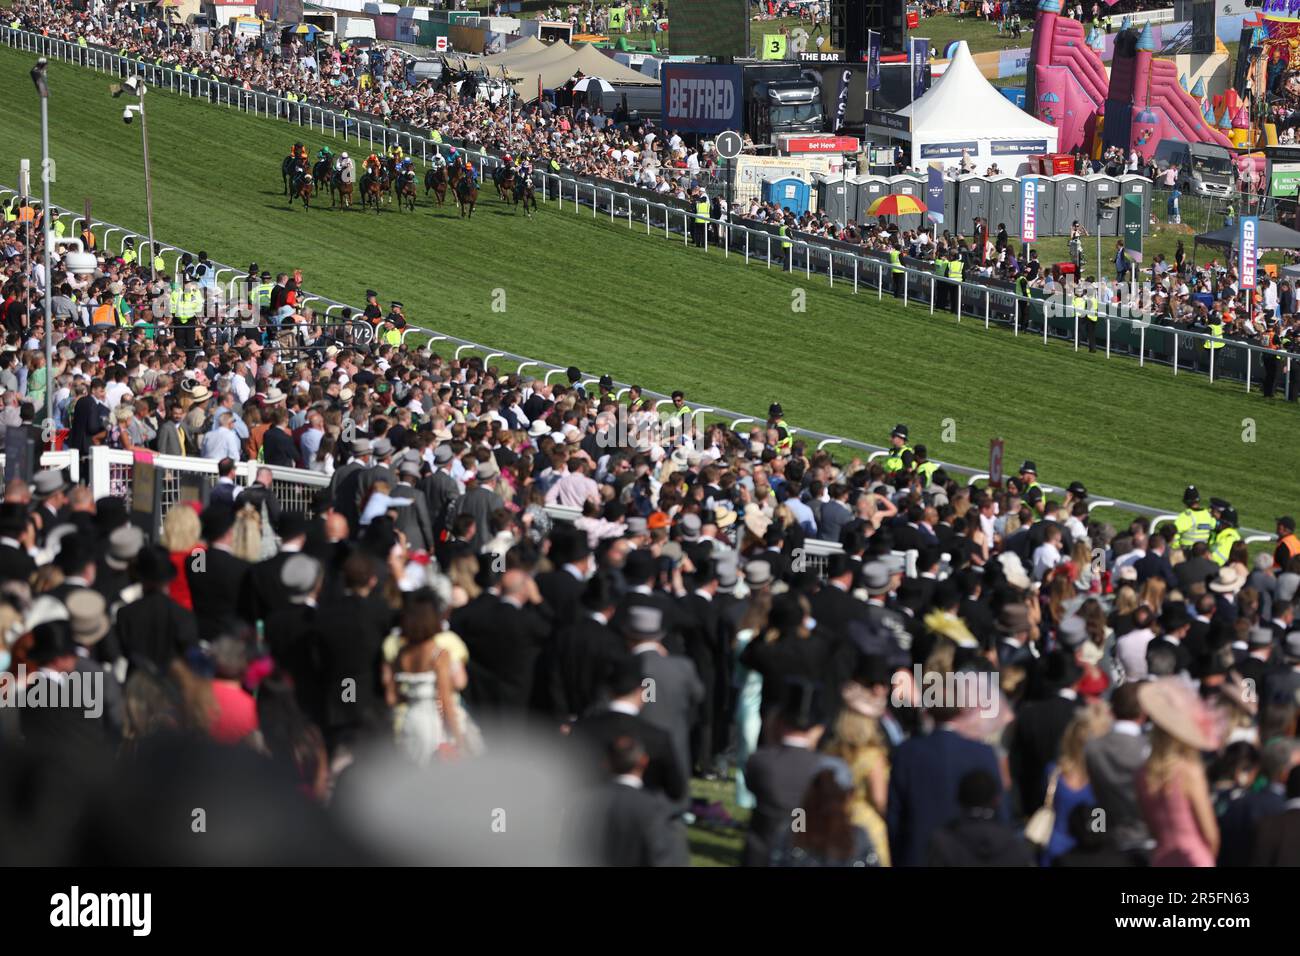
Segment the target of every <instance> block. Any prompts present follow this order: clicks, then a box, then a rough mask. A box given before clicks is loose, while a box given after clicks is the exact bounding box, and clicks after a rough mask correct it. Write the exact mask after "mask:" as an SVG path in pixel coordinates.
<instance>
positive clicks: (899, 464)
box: [882, 445, 912, 473]
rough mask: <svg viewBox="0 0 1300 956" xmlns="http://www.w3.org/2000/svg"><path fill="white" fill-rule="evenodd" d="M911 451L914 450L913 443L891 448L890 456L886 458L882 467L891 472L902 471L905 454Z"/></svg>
mask: <svg viewBox="0 0 1300 956" xmlns="http://www.w3.org/2000/svg"><path fill="white" fill-rule="evenodd" d="M911 451H912V446H911V445H903V446H902V447H901V448H894V449H891V450H890V452H889V456H888V457H887V458H886V459H885V462H884V465H883V466H882V467H883V468H884V469H885V471H887V472H891V473H892V472H895V471H902V470H903V464H904V462H903V455H904V454H905V453H910V452H911Z"/></svg>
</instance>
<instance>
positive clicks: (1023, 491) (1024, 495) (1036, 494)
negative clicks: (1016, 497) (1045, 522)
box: [1019, 460, 1045, 514]
mask: <svg viewBox="0 0 1300 956" xmlns="http://www.w3.org/2000/svg"><path fill="white" fill-rule="evenodd" d="M1019 485H1020V500H1021V501H1023V502H1024V503H1025V504H1027V505H1029V507H1030V508H1033V509H1034V511H1035V512H1037V513H1038V514H1042V512H1043V506H1044V504H1045V502H1044V500H1043V486H1042V485H1040V484H1039V483H1038V466H1037V465H1035V464H1034V463H1033V462H1032V461H1029V460H1025V461H1024V462H1022V463H1021V465H1020V481H1019Z"/></svg>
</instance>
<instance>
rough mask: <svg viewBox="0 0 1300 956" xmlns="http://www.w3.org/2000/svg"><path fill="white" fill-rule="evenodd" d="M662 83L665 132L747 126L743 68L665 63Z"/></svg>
mask: <svg viewBox="0 0 1300 956" xmlns="http://www.w3.org/2000/svg"><path fill="white" fill-rule="evenodd" d="M659 80H660V83H661V84H662V95H663V124H664V128H665V129H672V130H682V131H689V132H696V133H720V132H722V131H723V130H727V129H740V128H741V127H742V126H743V125H744V123H743V119H744V102H743V100H744V91H743V90H742V88H741V85H740V84H741V68H740V67H738V66H712V65H703V64H697V63H665V64H664V66H663V70H662V71H661V72H660V74H659Z"/></svg>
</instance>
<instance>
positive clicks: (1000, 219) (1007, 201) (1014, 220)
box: [988, 176, 1020, 236]
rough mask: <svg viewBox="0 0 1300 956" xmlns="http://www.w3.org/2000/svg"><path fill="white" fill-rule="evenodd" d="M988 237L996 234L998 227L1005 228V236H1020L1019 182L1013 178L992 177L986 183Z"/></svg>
mask: <svg viewBox="0 0 1300 956" xmlns="http://www.w3.org/2000/svg"><path fill="white" fill-rule="evenodd" d="M988 193H989V199H988V210H989V216H988V219H989V235H991V236H996V235H997V234H998V226H1000V225H1002V226H1006V227H1007V235H1009V236H1016V235H1019V234H1020V180H1019V179H1018V178H1016V177H1015V176H994V177H993V178H992V179H990V180H989V183H988Z"/></svg>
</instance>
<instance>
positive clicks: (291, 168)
mask: <svg viewBox="0 0 1300 956" xmlns="http://www.w3.org/2000/svg"><path fill="white" fill-rule="evenodd" d="M306 171H307V164H306V163H305V162H304V161H302V160H299V159H296V158H295V157H293V156H286V157H284V160H283V161H282V162H281V163H280V177H281V178H282V179H283V180H284V194H285V195H286V196H287V195H289V186H290V184H291V181H292V180H293V178H294V175H295V174H297V173H305V172H306Z"/></svg>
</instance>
